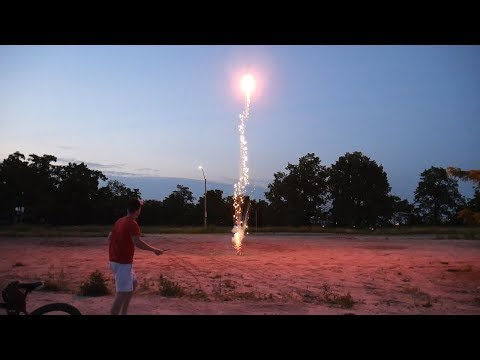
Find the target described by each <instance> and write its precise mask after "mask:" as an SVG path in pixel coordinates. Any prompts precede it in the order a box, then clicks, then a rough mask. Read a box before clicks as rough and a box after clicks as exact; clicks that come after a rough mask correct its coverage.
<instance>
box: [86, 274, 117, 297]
mask: <svg viewBox="0 0 480 360" xmlns="http://www.w3.org/2000/svg"><path fill="white" fill-rule="evenodd" d="M107 281H108V280H107V278H106V277H105V275H103V274H102V272H100V271H99V270H95V271H94V272H93V273H91V274H90V276H89V278H88V280H87V281H86V282H83V283H82V284H81V285H80V295H82V296H102V295H107V294H110V290H108V287H107Z"/></svg>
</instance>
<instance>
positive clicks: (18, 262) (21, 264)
mask: <svg viewBox="0 0 480 360" xmlns="http://www.w3.org/2000/svg"><path fill="white" fill-rule="evenodd" d="M18 266H25V264H24V263H22V262H20V261H17V262H16V263H15V264H13V265H12V267H18Z"/></svg>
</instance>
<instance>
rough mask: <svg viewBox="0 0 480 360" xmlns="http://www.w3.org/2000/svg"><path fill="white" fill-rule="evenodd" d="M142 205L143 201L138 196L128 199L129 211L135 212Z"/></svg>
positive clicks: (130, 212)
mask: <svg viewBox="0 0 480 360" xmlns="http://www.w3.org/2000/svg"><path fill="white" fill-rule="evenodd" d="M141 206H142V202H141V201H140V200H139V199H137V198H133V199H130V200H128V205H127V210H128V213H129V214H133V213H134V212H135V211H137V210H138V209H140V207H141Z"/></svg>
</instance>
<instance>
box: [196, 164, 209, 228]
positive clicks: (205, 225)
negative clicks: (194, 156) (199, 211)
mask: <svg viewBox="0 0 480 360" xmlns="http://www.w3.org/2000/svg"><path fill="white" fill-rule="evenodd" d="M198 169H199V170H202V174H203V179H204V180H205V198H204V199H203V202H204V204H205V216H204V220H203V226H204V227H205V229H207V179H206V178H205V172H204V171H203V167H201V166H199V167H198Z"/></svg>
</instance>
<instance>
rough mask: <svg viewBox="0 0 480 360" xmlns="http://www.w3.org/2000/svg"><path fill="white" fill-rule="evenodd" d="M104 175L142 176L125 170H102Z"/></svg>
mask: <svg viewBox="0 0 480 360" xmlns="http://www.w3.org/2000/svg"><path fill="white" fill-rule="evenodd" d="M103 173H104V175H106V176H107V177H108V176H127V177H142V175H140V174H137V173H132V172H127V171H114V170H112V171H104V172H103Z"/></svg>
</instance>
